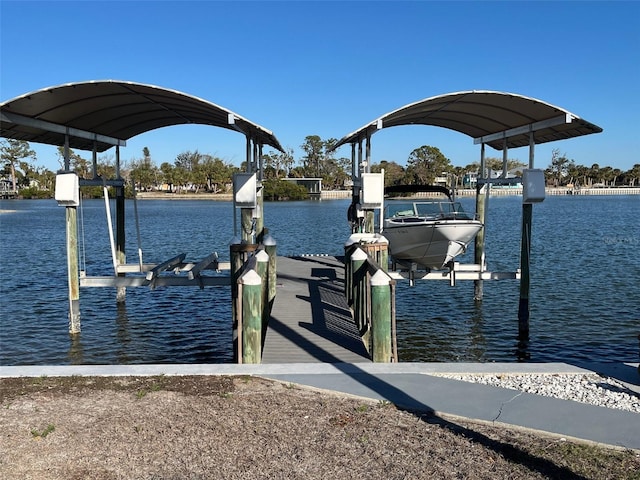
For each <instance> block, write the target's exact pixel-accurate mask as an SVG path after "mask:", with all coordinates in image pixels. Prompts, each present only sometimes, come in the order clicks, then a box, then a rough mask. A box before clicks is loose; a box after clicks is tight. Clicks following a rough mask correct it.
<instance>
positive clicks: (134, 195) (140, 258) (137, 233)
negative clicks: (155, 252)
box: [132, 183, 142, 272]
mask: <svg viewBox="0 0 640 480" xmlns="http://www.w3.org/2000/svg"><path fill="white" fill-rule="evenodd" d="M132 187H133V214H134V216H135V217H136V236H137V237H138V262H139V264H140V271H141V272H142V240H141V239H140V218H139V217H138V195H137V193H136V186H135V183H134V185H132Z"/></svg>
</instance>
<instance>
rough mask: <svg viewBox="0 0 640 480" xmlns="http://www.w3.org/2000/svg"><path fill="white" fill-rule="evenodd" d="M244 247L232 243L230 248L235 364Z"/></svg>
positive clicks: (238, 353) (236, 358)
mask: <svg viewBox="0 0 640 480" xmlns="http://www.w3.org/2000/svg"><path fill="white" fill-rule="evenodd" d="M243 256H244V254H243V250H242V245H241V244H240V243H232V244H231V245H230V246H229V259H230V269H231V271H230V272H229V274H230V282H231V322H232V327H231V328H232V342H233V362H234V363H238V361H239V359H240V350H242V349H241V348H238V347H239V340H240V339H239V336H238V335H239V332H238V310H239V309H238V279H239V278H240V274H241V273H242V265H243V264H244V258H243Z"/></svg>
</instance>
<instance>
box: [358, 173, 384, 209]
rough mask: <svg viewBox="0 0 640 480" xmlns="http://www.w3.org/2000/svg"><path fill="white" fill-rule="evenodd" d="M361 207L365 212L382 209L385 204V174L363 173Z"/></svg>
mask: <svg viewBox="0 0 640 480" xmlns="http://www.w3.org/2000/svg"><path fill="white" fill-rule="evenodd" d="M361 180H362V190H361V191H360V205H362V208H364V209H365V210H371V209H374V208H382V204H383V202H384V173H363V174H362V178H361Z"/></svg>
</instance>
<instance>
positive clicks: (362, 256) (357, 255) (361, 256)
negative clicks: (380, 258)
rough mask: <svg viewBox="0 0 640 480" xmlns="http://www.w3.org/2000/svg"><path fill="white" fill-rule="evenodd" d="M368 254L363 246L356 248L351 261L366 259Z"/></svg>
mask: <svg viewBox="0 0 640 480" xmlns="http://www.w3.org/2000/svg"><path fill="white" fill-rule="evenodd" d="M366 259H367V254H366V253H365V251H364V250H362V249H361V248H356V249H355V251H354V252H353V253H352V254H351V261H352V262H353V261H354V260H355V261H358V260H366Z"/></svg>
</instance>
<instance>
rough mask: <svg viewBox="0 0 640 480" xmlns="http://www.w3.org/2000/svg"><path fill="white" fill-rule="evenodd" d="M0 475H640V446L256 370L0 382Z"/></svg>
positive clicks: (68, 479) (7, 479) (67, 477)
mask: <svg viewBox="0 0 640 480" xmlns="http://www.w3.org/2000/svg"><path fill="white" fill-rule="evenodd" d="M0 387H1V388H0V407H1V410H0V412H1V413H0V422H1V425H2V427H1V433H0V435H1V437H0V478H2V479H4V480H10V479H21V480H22V479H36V478H37V479H65V480H73V479H125V478H126V479H132V478H136V479H209V478H212V479H267V478H269V479H335V480H338V479H385V480H389V479H416V478H465V479H478V478H492V479H493V478H510V479H519V478H527V479H529V478H562V479H584V478H588V479H591V478H593V479H614V478H615V479H640V452H637V451H622V450H618V449H613V448H604V447H597V446H593V445H587V444H585V443H576V442H571V441H567V440H565V439H561V438H559V437H553V436H546V435H541V434H534V433H531V432H525V431H522V430H517V429H511V428H506V427H504V426H501V425H496V424H493V425H487V424H481V423H476V422H470V421H463V420H460V419H454V418H449V417H447V418H442V417H437V416H433V415H431V416H424V415H419V414H415V413H412V412H407V411H402V410H398V409H397V408H395V407H394V406H393V405H390V404H388V403H384V402H370V401H366V400H362V399H356V398H352V397H346V396H342V395H336V394H333V393H329V392H319V391H315V390H311V389H306V388H302V387H299V386H295V385H290V384H282V383H277V382H273V381H269V380H264V379H261V378H257V377H229V376H183V377H180V376H177V377H173V376H157V377H68V378H52V377H41V378H15V379H1V380H0Z"/></svg>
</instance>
